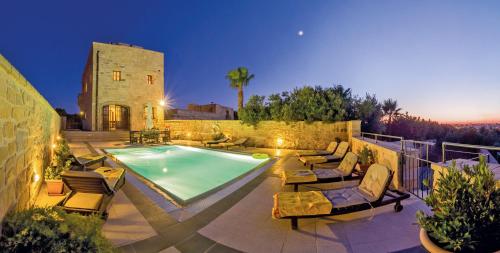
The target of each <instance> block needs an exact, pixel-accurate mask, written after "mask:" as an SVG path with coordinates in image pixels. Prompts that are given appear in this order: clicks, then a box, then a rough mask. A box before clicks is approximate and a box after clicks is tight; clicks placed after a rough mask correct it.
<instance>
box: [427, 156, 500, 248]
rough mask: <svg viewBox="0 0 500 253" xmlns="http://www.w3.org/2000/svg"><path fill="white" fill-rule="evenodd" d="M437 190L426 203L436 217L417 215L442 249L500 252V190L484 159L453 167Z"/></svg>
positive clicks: (440, 182) (443, 176) (442, 178)
mask: <svg viewBox="0 0 500 253" xmlns="http://www.w3.org/2000/svg"><path fill="white" fill-rule="evenodd" d="M441 176H442V177H441V178H440V180H439V181H438V183H437V187H436V189H435V190H434V191H433V192H432V194H431V195H429V196H428V197H427V198H426V199H425V203H426V204H427V205H428V206H430V207H431V209H432V211H433V215H430V216H426V215H425V214H424V213H423V212H422V211H419V212H418V213H417V219H418V223H419V224H420V226H421V227H422V228H423V229H425V230H426V231H427V233H428V235H429V237H430V238H431V239H433V240H434V241H435V243H436V244H438V245H440V246H441V247H443V248H445V249H448V250H453V251H456V252H468V251H477V252H492V251H495V250H499V249H500V244H499V243H498V242H499V240H500V190H499V189H496V187H495V179H494V176H493V173H492V172H491V171H490V170H489V168H488V166H487V164H486V162H485V160H484V159H481V160H480V162H479V164H478V165H475V166H473V167H472V168H471V167H468V166H465V167H464V173H462V172H460V171H459V170H458V169H457V168H456V165H455V164H453V165H452V166H451V167H450V168H448V170H447V173H443V174H441Z"/></svg>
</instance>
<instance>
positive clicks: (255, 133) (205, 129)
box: [165, 120, 360, 149]
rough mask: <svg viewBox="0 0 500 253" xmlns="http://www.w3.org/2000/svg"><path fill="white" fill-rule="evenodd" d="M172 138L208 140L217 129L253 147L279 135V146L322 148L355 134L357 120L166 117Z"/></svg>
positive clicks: (273, 144)
mask: <svg viewBox="0 0 500 253" xmlns="http://www.w3.org/2000/svg"><path fill="white" fill-rule="evenodd" d="M165 126H166V127H170V129H171V136H172V138H173V139H187V140H210V139H212V138H213V135H214V134H215V133H217V132H222V133H223V134H224V135H226V136H228V137H230V138H233V139H238V138H241V137H247V138H249V141H248V144H249V145H251V146H257V147H271V148H274V147H276V145H277V139H278V138H281V139H282V140H283V144H282V145H281V146H280V147H281V148H292V149H324V148H326V147H327V146H328V143H329V142H331V141H334V140H336V139H340V140H344V141H347V140H349V139H350V136H359V134H360V121H358V120H355V121H345V122H335V123H323V122H313V123H305V122H292V123H288V124H287V123H285V122H277V121H263V122H260V123H259V124H258V126H257V127H255V128H254V127H253V126H248V125H244V124H242V123H241V121H238V120H166V121H165Z"/></svg>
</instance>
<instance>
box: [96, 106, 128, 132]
mask: <svg viewBox="0 0 500 253" xmlns="http://www.w3.org/2000/svg"><path fill="white" fill-rule="evenodd" d="M129 118H130V117H129V109H128V107H127V106H122V105H105V106H103V107H102V130H104V131H114V130H129V128H130V121H129Z"/></svg>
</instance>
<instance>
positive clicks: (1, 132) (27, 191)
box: [0, 54, 61, 220]
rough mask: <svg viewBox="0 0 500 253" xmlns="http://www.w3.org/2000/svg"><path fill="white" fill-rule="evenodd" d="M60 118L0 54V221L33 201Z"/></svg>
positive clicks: (57, 130)
mask: <svg viewBox="0 0 500 253" xmlns="http://www.w3.org/2000/svg"><path fill="white" fill-rule="evenodd" d="M60 121H61V120H60V117H59V115H58V114H57V113H56V111H55V110H54V109H53V108H52V107H51V106H50V104H49V103H48V102H47V100H45V99H44V98H43V97H42V96H41V95H40V94H39V93H38V91H36V89H35V88H33V86H32V85H31V84H30V83H29V82H28V81H27V80H26V79H24V77H23V76H22V75H21V74H20V73H19V72H18V71H17V70H16V69H15V68H14V67H13V66H12V65H11V64H10V63H9V62H8V61H7V60H6V59H5V58H4V57H3V56H2V55H1V54H0V220H1V219H2V218H3V217H4V216H5V213H6V212H7V211H8V210H9V209H10V208H18V209H19V208H24V207H27V206H29V205H30V204H32V203H33V201H34V198H35V197H36V194H37V193H38V190H39V188H40V185H41V182H42V181H43V180H42V179H43V176H42V171H43V168H45V167H46V166H47V165H48V162H49V160H50V159H49V158H50V155H51V145H52V143H53V142H54V141H55V138H56V136H57V134H58V132H59V127H60Z"/></svg>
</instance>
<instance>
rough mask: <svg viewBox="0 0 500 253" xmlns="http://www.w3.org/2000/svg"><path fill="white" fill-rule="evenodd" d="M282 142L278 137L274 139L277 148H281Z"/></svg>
mask: <svg viewBox="0 0 500 253" xmlns="http://www.w3.org/2000/svg"><path fill="white" fill-rule="evenodd" d="M283 142H284V141H283V138H280V137H278V139H276V146H278V147H280V146H282V145H283Z"/></svg>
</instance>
